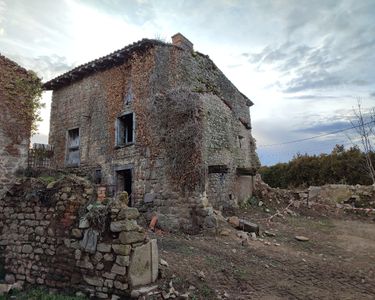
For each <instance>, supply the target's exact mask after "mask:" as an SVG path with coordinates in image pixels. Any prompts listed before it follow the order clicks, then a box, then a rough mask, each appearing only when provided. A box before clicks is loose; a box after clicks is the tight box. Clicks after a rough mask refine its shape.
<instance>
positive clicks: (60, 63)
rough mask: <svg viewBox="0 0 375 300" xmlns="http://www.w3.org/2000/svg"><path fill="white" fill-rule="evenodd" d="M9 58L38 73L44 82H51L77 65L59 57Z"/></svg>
mask: <svg viewBox="0 0 375 300" xmlns="http://www.w3.org/2000/svg"><path fill="white" fill-rule="evenodd" d="M9 57H10V58H11V59H13V60H15V61H16V62H17V63H19V64H20V65H21V66H22V67H24V68H26V69H29V70H33V71H34V72H36V73H37V74H38V76H40V77H42V78H43V81H47V80H50V79H52V78H54V77H56V76H58V75H61V74H62V73H65V72H66V71H69V70H71V69H73V68H74V67H75V64H71V63H68V62H67V59H66V58H65V57H63V56H59V55H50V56H46V55H42V56H37V57H29V56H20V55H9Z"/></svg>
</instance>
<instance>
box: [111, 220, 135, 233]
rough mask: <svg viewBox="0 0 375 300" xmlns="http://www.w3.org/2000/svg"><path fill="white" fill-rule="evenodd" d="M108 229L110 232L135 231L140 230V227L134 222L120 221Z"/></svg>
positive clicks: (113, 223)
mask: <svg viewBox="0 0 375 300" xmlns="http://www.w3.org/2000/svg"><path fill="white" fill-rule="evenodd" d="M110 229H111V231H112V232H121V231H137V230H139V229H140V227H139V226H138V225H137V223H136V222H135V220H121V221H115V222H112V223H111V225H110Z"/></svg>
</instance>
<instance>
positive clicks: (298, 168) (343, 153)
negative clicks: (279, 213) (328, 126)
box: [259, 145, 375, 188]
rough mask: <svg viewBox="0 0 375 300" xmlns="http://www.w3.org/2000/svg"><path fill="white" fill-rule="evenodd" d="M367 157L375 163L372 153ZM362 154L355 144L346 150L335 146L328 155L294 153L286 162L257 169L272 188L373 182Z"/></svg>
mask: <svg viewBox="0 0 375 300" xmlns="http://www.w3.org/2000/svg"><path fill="white" fill-rule="evenodd" d="M370 157H371V160H372V162H373V163H375V153H374V152H371V153H370ZM365 160H366V157H365V154H364V153H363V152H362V151H361V150H360V149H359V148H358V147H351V148H349V149H345V148H344V146H343V145H336V146H335V147H334V149H333V150H332V152H331V153H330V154H320V155H308V154H304V155H301V154H297V155H296V156H294V157H293V159H292V160H291V161H289V162H288V163H279V164H276V165H274V166H271V167H267V166H263V167H261V168H260V169H259V173H260V174H261V175H262V179H263V180H264V182H266V183H267V184H269V185H270V186H271V187H280V188H288V187H294V188H295V187H308V186H311V185H316V186H319V185H324V184H338V183H342V184H351V185H355V184H363V185H370V184H372V180H371V177H370V176H369V173H368V171H367V170H366V167H365Z"/></svg>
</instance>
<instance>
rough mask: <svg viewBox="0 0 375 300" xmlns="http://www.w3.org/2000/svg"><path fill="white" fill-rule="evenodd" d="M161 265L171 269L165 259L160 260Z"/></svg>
mask: <svg viewBox="0 0 375 300" xmlns="http://www.w3.org/2000/svg"><path fill="white" fill-rule="evenodd" d="M160 264H161V265H162V266H165V267H167V268H168V267H169V264H168V263H167V262H166V261H165V260H164V259H162V258H160Z"/></svg>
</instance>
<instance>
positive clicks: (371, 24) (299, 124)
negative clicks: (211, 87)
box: [0, 0, 375, 165]
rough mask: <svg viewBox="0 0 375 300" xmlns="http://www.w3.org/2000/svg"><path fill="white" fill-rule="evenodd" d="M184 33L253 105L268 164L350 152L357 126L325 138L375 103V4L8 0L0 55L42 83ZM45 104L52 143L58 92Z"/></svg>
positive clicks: (42, 131) (0, 8)
mask: <svg viewBox="0 0 375 300" xmlns="http://www.w3.org/2000/svg"><path fill="white" fill-rule="evenodd" d="M177 32H181V33H182V34H183V35H185V36H186V37H187V38H188V39H189V40H190V41H191V42H192V43H193V44H194V49H195V50H197V51H199V52H202V53H204V54H207V55H209V56H210V57H211V59H212V60H213V61H214V62H215V64H216V65H217V66H218V67H219V68H220V69H221V70H222V71H223V72H224V74H225V75H226V76H227V77H228V78H229V79H230V80H231V81H232V83H233V84H234V85H235V86H236V87H237V88H238V89H239V90H240V91H241V92H242V93H244V94H245V95H247V96H248V97H249V98H250V99H251V100H252V101H253V102H254V106H253V107H251V109H250V110H251V119H252V127H253V135H254V137H255V139H256V141H257V146H258V150H257V151H258V155H259V157H260V160H261V163H262V164H264V165H272V164H275V163H278V162H285V161H288V160H290V159H291V158H292V157H293V155H295V154H296V153H302V154H304V153H309V154H319V153H322V152H323V153H324V152H325V153H329V152H330V151H331V150H332V148H333V147H334V146H335V144H344V145H346V146H347V147H349V146H351V145H352V143H355V142H356V140H357V139H356V136H355V135H354V134H353V133H352V132H351V131H350V130H349V131H343V132H340V133H336V134H329V135H327V133H331V132H336V131H339V130H342V129H345V128H348V127H350V120H352V119H353V109H354V108H355V107H356V105H357V101H358V99H361V105H362V109H363V111H364V113H365V114H366V113H367V112H369V110H370V108H371V107H374V106H375V1H373V0H342V1H330V0H321V1H319V0H314V1H305V0H274V1H267V0H261V1H260V0H259V1H256V0H253V1H252V0H185V1H184V0H33V1H29V0H0V53H1V54H3V55H5V56H7V57H9V58H11V59H13V60H14V61H16V62H18V63H19V64H20V65H21V66H23V67H25V68H27V69H31V70H34V71H35V72H37V74H38V75H39V76H40V77H42V78H43V81H47V80H49V79H51V78H53V77H55V76H57V75H59V74H61V73H64V72H66V71H68V70H70V69H72V68H74V67H75V66H78V65H80V64H83V63H85V62H88V61H90V60H93V59H95V58H98V57H100V56H103V55H106V54H108V53H110V52H113V51H115V50H117V49H120V48H123V47H124V46H126V45H128V44H130V43H133V42H135V41H138V40H140V39H142V38H157V39H162V40H164V41H167V42H170V37H171V36H172V35H173V34H175V33H177ZM43 101H44V102H45V103H46V107H45V109H43V111H42V117H43V119H44V120H43V122H41V123H40V124H39V132H38V134H37V135H35V136H34V137H33V138H32V141H33V142H44V143H47V137H48V131H49V110H50V102H51V92H45V93H44V95H43ZM315 136H321V137H319V138H314V139H308V138H310V137H315ZM300 139H308V140H305V141H302V142H295V143H287V142H289V141H295V140H300ZM280 144H281V145H280Z"/></svg>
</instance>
